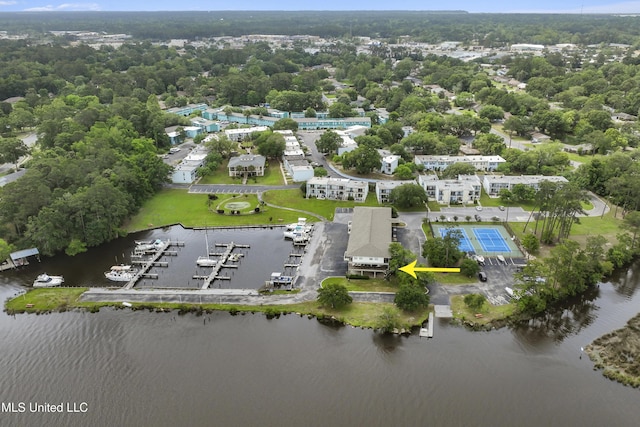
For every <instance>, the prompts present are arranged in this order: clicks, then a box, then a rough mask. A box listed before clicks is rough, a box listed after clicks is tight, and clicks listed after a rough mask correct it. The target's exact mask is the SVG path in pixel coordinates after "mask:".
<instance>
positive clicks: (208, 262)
mask: <svg viewBox="0 0 640 427" xmlns="http://www.w3.org/2000/svg"><path fill="white" fill-rule="evenodd" d="M217 263H218V261H217V260H216V259H214V258H209V257H208V256H199V257H198V259H197V260H196V265H197V266H198V267H215V266H216V264H217Z"/></svg>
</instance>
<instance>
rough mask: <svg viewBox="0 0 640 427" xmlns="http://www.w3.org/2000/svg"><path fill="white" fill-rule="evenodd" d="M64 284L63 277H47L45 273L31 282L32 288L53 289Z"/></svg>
mask: <svg viewBox="0 0 640 427" xmlns="http://www.w3.org/2000/svg"><path fill="white" fill-rule="evenodd" d="M63 283H64V277H62V276H49V275H48V274H47V273H44V274H40V275H39V276H38V277H36V280H34V281H33V287H34V288H53V287H56V286H60V285H62V284H63Z"/></svg>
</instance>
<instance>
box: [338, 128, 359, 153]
mask: <svg viewBox="0 0 640 427" xmlns="http://www.w3.org/2000/svg"><path fill="white" fill-rule="evenodd" d="M336 133H337V134H338V135H340V138H342V142H340V145H338V156H342V155H343V154H344V153H348V152H350V151H353V150H355V149H356V148H358V143H357V142H356V141H354V139H353V138H352V137H351V135H350V134H349V133H348V132H344V131H336Z"/></svg>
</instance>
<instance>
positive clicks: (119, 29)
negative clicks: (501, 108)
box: [0, 10, 640, 47]
mask: <svg viewBox="0 0 640 427" xmlns="http://www.w3.org/2000/svg"><path fill="white" fill-rule="evenodd" d="M636 21H637V18H636V17H635V16H614V15H604V14H599V15H577V14H576V15H551V14H471V13H467V12H464V11H448V12H447V11H384V12H381V11H339V12H338V11H315V12H308V11H307V12H305V11H296V12H294V11H213V10H212V11H206V12H55V13H51V12H30V13H0V28H2V29H4V30H7V31H10V32H14V33H21V32H30V33H32V32H40V33H44V32H46V31H50V30H81V31H105V32H107V33H126V34H131V35H133V36H134V38H135V39H137V40H166V39H170V38H176V39H179V38H188V39H196V38H206V37H220V36H240V35H245V34H287V35H299V34H309V35H317V36H320V37H326V38H338V37H345V36H349V37H352V36H360V37H378V38H383V39H394V38H397V37H400V36H411V37H412V38H413V39H414V40H416V41H421V42H426V43H439V42H443V41H446V40H457V41H462V42H465V43H471V42H472V41H477V42H478V43H479V44H481V45H483V46H486V47H498V46H506V45H508V44H512V43H540V44H556V43H575V44H581V45H589V44H599V43H626V44H637V43H638V36H640V28H639V27H638V25H637V24H636Z"/></svg>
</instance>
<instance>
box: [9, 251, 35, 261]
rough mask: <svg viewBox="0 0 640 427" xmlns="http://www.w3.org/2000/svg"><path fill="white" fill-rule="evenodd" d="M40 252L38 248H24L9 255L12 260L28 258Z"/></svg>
mask: <svg viewBox="0 0 640 427" xmlns="http://www.w3.org/2000/svg"><path fill="white" fill-rule="evenodd" d="M39 254H40V252H38V249H37V248H31V249H23V250H21V251H17V252H12V253H11V254H10V255H9V256H10V257H11V260H12V261H15V260H18V259H20V258H26V257H30V256H34V255H39Z"/></svg>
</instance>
